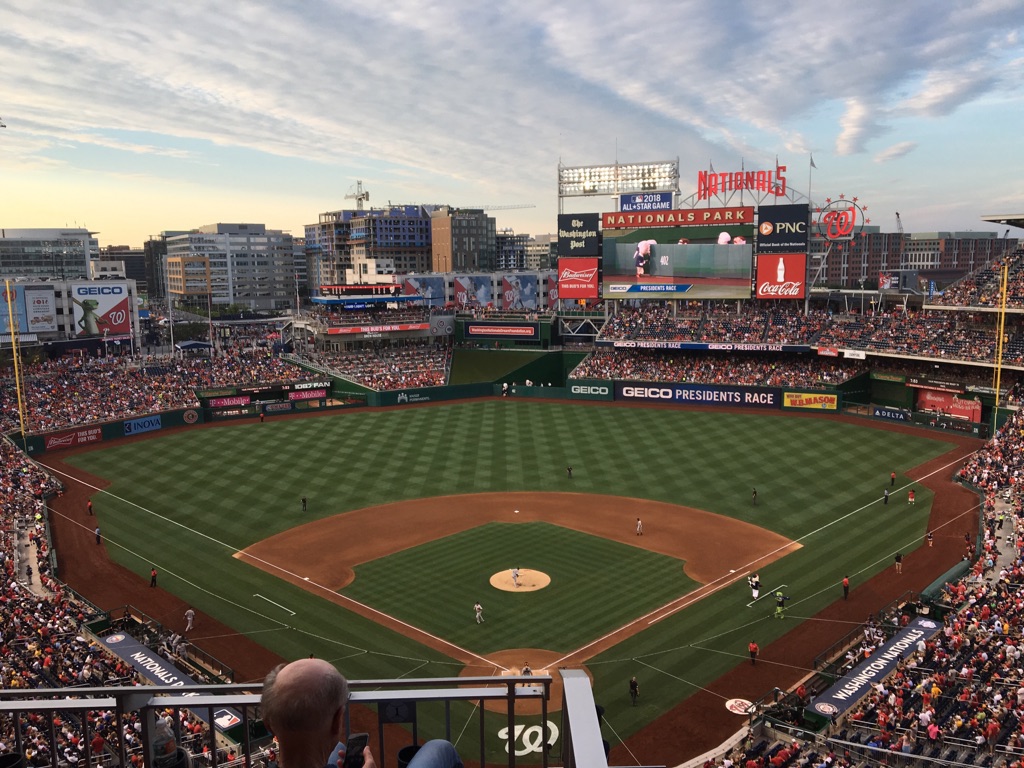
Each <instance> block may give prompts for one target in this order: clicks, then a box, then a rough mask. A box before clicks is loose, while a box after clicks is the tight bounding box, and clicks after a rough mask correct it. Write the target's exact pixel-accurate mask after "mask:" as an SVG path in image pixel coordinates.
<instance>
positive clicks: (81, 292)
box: [75, 285, 124, 296]
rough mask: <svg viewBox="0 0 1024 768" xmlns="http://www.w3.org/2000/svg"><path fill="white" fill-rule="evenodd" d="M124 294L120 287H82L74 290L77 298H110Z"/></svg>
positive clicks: (122, 287) (122, 288)
mask: <svg viewBox="0 0 1024 768" xmlns="http://www.w3.org/2000/svg"><path fill="white" fill-rule="evenodd" d="M122 293H124V286H122V285H82V286H77V287H76V288H75V294H76V295H77V296H112V295H118V294H122Z"/></svg>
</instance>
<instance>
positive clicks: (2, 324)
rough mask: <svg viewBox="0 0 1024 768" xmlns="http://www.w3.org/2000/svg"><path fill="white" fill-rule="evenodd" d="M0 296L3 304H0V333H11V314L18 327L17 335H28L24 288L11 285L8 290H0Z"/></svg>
mask: <svg viewBox="0 0 1024 768" xmlns="http://www.w3.org/2000/svg"><path fill="white" fill-rule="evenodd" d="M0 295H2V296H3V299H4V300H3V303H2V304H0V315H2V317H0V333H2V334H9V333H10V332H11V313H12V312H13V313H14V322H15V323H17V325H18V333H28V320H27V319H26V317H25V286H23V285H12V286H11V287H10V288H7V287H3V288H0Z"/></svg>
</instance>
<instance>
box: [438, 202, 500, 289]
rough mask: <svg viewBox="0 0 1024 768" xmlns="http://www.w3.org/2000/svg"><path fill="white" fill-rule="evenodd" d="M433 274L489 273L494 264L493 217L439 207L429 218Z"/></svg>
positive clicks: (473, 211)
mask: <svg viewBox="0 0 1024 768" xmlns="http://www.w3.org/2000/svg"><path fill="white" fill-rule="evenodd" d="M430 235H431V271H432V272H462V271H466V272H491V271H493V270H494V269H495V265H496V264H495V263H496V261H497V252H496V248H497V245H496V237H497V228H496V226H495V222H494V217H493V216H488V215H487V214H486V213H485V212H484V211H483V209H480V208H469V209H463V208H451V207H449V206H446V205H445V206H440V207H438V208H437V209H436V210H435V211H434V212H433V213H432V214H431V217H430Z"/></svg>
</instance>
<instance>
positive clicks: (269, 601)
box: [253, 592, 295, 616]
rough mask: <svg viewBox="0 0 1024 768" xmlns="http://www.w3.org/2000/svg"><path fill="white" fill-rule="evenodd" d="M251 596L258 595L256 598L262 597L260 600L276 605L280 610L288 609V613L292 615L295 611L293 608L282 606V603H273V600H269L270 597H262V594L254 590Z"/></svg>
mask: <svg viewBox="0 0 1024 768" xmlns="http://www.w3.org/2000/svg"><path fill="white" fill-rule="evenodd" d="M253 597H258V598H260V599H262V600H266V601H267V602H268V603H270V604H271V605H276V606H277V607H278V608H280V609H281V610H282V611H288V613H290V614H291V615H292V616H294V615H295V611H293V610H290V609H288V608H285V607H284V606H283V605H281V604H280V603H275V602H274V601H273V600H271V599H270V598H269V597H264V596H263V595H261V594H260V593H259V592H256V593H254V594H253Z"/></svg>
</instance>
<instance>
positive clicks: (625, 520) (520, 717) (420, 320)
mask: <svg viewBox="0 0 1024 768" xmlns="http://www.w3.org/2000/svg"><path fill="white" fill-rule="evenodd" d="M804 215H806V206H805V208H804ZM718 229H719V228H718V227H716V228H715V233H709V240H710V237H711V236H712V234H717V232H718ZM732 229H734V231H733V232H732V235H733V236H734V237H740V238H741V239H743V240H744V242H741V243H740V244H737V245H732V244H724V243H723V242H722V241H721V240H718V241H717V242H715V243H711V242H710V241H709V242H698V240H699V235H697V233H696V232H695V231H694V230H693V229H692V228H691V229H689V230H687V229H686V228H684V227H678V228H669V229H661V230H659V229H653V228H652V229H635V228H634V229H629V230H624V231H621V232H616V233H614V235H613V234H612V233H610V232H609V233H606V237H605V245H604V247H605V248H606V249H611V250H609V252H612V251H614V253H616V254H617V255H616V257H615V258H616V259H618V260H619V261H621V262H622V263H623V264H624V265H625V267H624V268H621V269H617V270H616V271H615V273H614V274H609V275H608V276H607V279H606V280H605V283H604V284H603V285H602V284H601V280H602V276H601V275H600V274H599V264H598V263H596V262H598V261H599V260H598V259H594V262H595V264H594V266H595V268H596V269H595V271H596V272H598V274H597V275H596V276H591V277H587V273H588V266H589V262H590V260H591V258H592V257H591V258H578V257H576V258H572V259H562V260H561V261H562V262H565V263H564V264H563V263H560V265H559V273H561V272H562V270H563V267H564V268H565V269H568V270H569V275H570V276H569V277H568V278H566V279H565V280H562V278H561V274H558V275H551V276H543V275H541V276H538V277H533V276H529V275H524V276H518V277H517V278H516V281H515V295H514V298H513V299H511V300H510V305H509V306H508V307H505V304H504V301H486V302H481V301H479V300H478V299H477V298H475V297H477V296H479V295H480V292H481V291H482V290H483V288H487V289H489V290H491V291H492V294H491V295H492V296H496V295H499V294H502V292H503V289H508V286H509V285H511V281H510V280H508V279H507V277H504V278H503V277H501V276H480V275H473V276H458V275H452V276H438V277H437V278H436V280H437V283H438V284H437V285H436V286H432V288H431V289H432V290H434V289H436V291H435V292H434V293H433V297H432V298H426V297H425V295H424V293H423V284H424V283H425V282H426V281H427V279H428V278H423V279H421V280H419V281H418V282H417V284H415V285H414V284H412V281H408V282H409V284H407V285H403V286H402V299H403V300H402V301H395V300H394V298H393V297H391V296H388V297H382V300H381V301H380V303H379V305H372V303H371V306H370V308H369V309H363V310H357V311H351V310H349V311H346V310H345V307H344V304H345V302H348V301H352V297H347V298H338V299H332V300H324V301H321V302H314V304H313V305H312V307H310V308H306V309H305V310H304V311H303V312H301V313H298V314H293V315H291V316H289V317H288V318H284V319H279V320H277V321H276V322H274V323H272V327H268V326H266V325H262V324H259V323H255V322H238V323H236V324H225V325H224V326H223V328H222V329H221V332H219V333H218V343H217V345H216V348H215V349H213V350H202V351H201V352H200V353H198V354H197V353H191V352H189V351H187V350H177V351H175V352H174V354H173V355H171V356H167V357H162V356H158V355H123V356H119V355H95V356H94V355H91V354H86V355H68V356H63V357H59V358H55V359H45V357H44V356H39V355H33V354H31V352H32V350H29V349H24V350H21V351H20V353H17V352H16V354H15V355H13V356H12V358H11V359H10V367H9V369H8V372H7V377H6V379H5V382H4V388H3V398H4V418H5V422H6V424H5V427H6V430H5V431H6V433H7V438H6V440H5V441H4V443H3V454H2V456H3V469H4V473H3V474H4V490H3V493H4V498H5V514H4V524H5V536H4V558H5V559H4V562H5V568H6V571H7V584H6V586H5V588H4V593H5V597H4V600H3V602H2V605H0V612H2V614H3V616H4V626H5V630H4V637H3V642H4V662H3V667H2V676H3V680H2V687H3V689H4V691H3V696H0V699H2V701H0V705H2V707H3V719H2V721H0V722H2V724H3V725H2V728H3V732H2V735H0V741H2V742H3V747H2V748H0V753H8V754H7V755H6V756H8V757H10V758H12V760H11V762H10V763H9V765H12V766H13V765H24V764H32V765H37V766H43V765H60V764H62V763H64V764H68V765H74V764H75V763H77V762H78V761H79V760H84V761H85V764H95V765H100V764H102V765H110V766H115V765H124V764H126V763H131V764H132V765H137V766H138V765H142V764H143V763H145V764H150V763H149V760H150V759H153V763H152V764H154V765H165V764H166V763H161V762H160V761H159V760H158V759H157V758H156V757H154V753H152V752H151V751H150V750H151V749H152V745H151V742H152V740H153V734H154V732H159V730H160V723H161V722H162V721H159V720H158V721H157V726H153V725H152V723H151V722H150V721H151V720H152V717H151V713H153V712H158V713H170V715H169V716H170V718H171V720H173V725H174V729H173V730H174V734H173V736H174V741H175V744H177V749H178V750H180V751H181V752H183V753H187V757H188V759H189V760H190V761H192V762H194V763H195V762H199V763H203V764H206V765H211V766H217V765H223V764H228V765H240V766H241V765H245V766H249V765H260V766H268V767H270V766H276V765H277V763H276V755H275V752H274V749H275V748H274V745H273V742H272V740H271V738H270V736H269V734H268V732H267V729H266V728H265V727H264V724H263V722H262V715H261V711H260V707H259V692H260V684H261V682H262V681H263V679H264V677H265V676H266V675H267V673H268V672H269V671H270V670H271V669H273V668H275V667H276V666H277V665H278V664H280V663H282V662H289V661H293V660H296V659H305V658H307V657H315V658H318V659H323V660H326V661H328V662H330V663H331V664H332V665H334V666H336V667H337V668H338V670H340V671H341V672H342V673H343V674H344V675H345V676H346V677H347V678H348V679H349V680H350V681H351V686H352V700H351V701H352V704H351V706H350V707H349V709H348V720H347V721H346V730H347V731H363V732H367V733H369V734H370V744H371V746H373V747H374V749H375V752H376V753H377V754H378V755H379V756H380V757H379V760H378V764H380V765H382V766H390V765H405V764H407V762H408V759H409V758H408V755H409V754H410V753H409V752H408V749H409V748H410V747H411V748H415V747H416V746H418V745H419V744H421V743H422V742H424V741H426V740H428V739H444V740H447V741H449V742H451V743H452V744H453V745H454V746H455V748H456V749H457V750H458V752H459V753H460V755H461V756H462V759H463V760H464V761H465V763H466V764H467V765H470V764H472V765H483V764H493V765H515V764H523V765H545V766H546V765H567V766H569V765H588V766H590V765H595V766H601V765H617V766H630V765H645V766H652V765H663V766H669V765H671V766H675V765H682V764H693V765H723V764H724V765H736V764H741V765H750V766H767V765H773V766H788V765H807V764H811V765H818V764H821V765H882V764H890V763H891V761H893V760H895V759H897V758H898V759H900V760H902V761H903V763H904V764H906V765H911V764H917V765H933V764H946V765H964V764H966V765H979V766H1002V765H1020V758H1021V756H1022V755H1024V730H1022V728H1021V726H1020V722H1019V715H1020V714H1021V711H1022V710H1021V707H1024V688H1021V687H1020V686H1021V680H1022V677H1024V672H1022V670H1021V669H1020V668H1019V667H1020V666H1022V663H1021V660H1020V650H1019V648H1020V626H1019V622H1020V619H1021V616H1022V612H1024V602H1022V594H1024V593H1022V587H1021V582H1022V578H1024V577H1022V576H1021V567H1020V564H1019V561H1018V542H1019V541H1020V540H1021V538H1020V535H1019V534H1020V533H1021V532H1022V529H1024V519H1022V518H1020V517H1019V515H1020V510H1021V497H1020V495H1019V493H1018V490H1017V486H1016V480H1017V478H1018V476H1019V473H1020V471H1021V466H1022V464H1024V454H1022V452H1021V450H1020V440H1021V437H1020V436H1021V434H1022V430H1021V423H1020V421H1021V417H1020V416H1019V411H1018V404H1019V396H1020V395H1019V389H1018V384H1019V381H1020V378H1019V377H1020V373H1021V371H1024V324H1022V323H1021V322H1020V321H1019V318H1020V316H1021V315H1020V313H1021V311H1022V310H1024V298H1022V294H1021V292H1019V291H1014V288H1015V287H1017V286H1020V285H1022V284H1024V249H1022V248H1017V249H1015V250H1013V251H1012V252H1009V253H1006V254H1001V257H1000V258H999V259H997V260H996V261H993V262H992V263H988V264H985V265H984V266H983V267H982V268H980V269H978V270H976V271H974V272H972V273H971V274H970V275H968V276H967V277H965V278H962V279H961V280H959V281H958V282H956V283H954V284H952V285H950V286H948V287H947V288H946V290H944V291H943V292H942V294H941V295H934V296H933V295H917V296H916V297H915V302H913V303H909V304H908V302H907V301H906V297H905V296H901V295H898V294H896V293H893V294H889V293H886V292H884V291H882V290H879V291H876V292H872V302H871V311H870V313H868V312H865V311H863V296H862V295H861V296H860V297H859V298H860V302H861V304H860V305H859V306H858V305H857V302H856V300H853V301H851V299H850V297H849V296H844V295H841V294H840V293H838V292H833V291H827V290H821V291H812V290H810V289H807V290H806V291H805V290H804V288H803V287H802V286H801V288H800V291H801V295H800V296H799V297H793V296H792V295H791V291H792V290H795V289H791V288H790V287H789V286H788V284H789V283H792V282H794V278H793V272H792V271H791V256H790V255H789V254H788V253H787V255H786V258H785V259H783V258H781V257H780V256H778V255H777V253H776V252H773V251H772V250H770V249H768V248H765V250H764V251H763V252H762V251H757V252H755V250H754V249H753V247H752V245H747V244H746V243H745V238H746V237H748V236H749V237H750V238H751V240H753V238H754V235H755V232H754V229H753V227H752V226H751V225H749V224H742V225H739V226H737V227H734V228H732ZM612 237H614V238H616V242H614V243H609V240H611V239H612ZM653 239H657V241H658V242H667V243H671V245H668V246H666V247H664V248H662V246H659V245H657V244H655V245H654V246H653V248H652V249H649V250H650V254H649V258H650V260H651V261H652V262H656V263H657V264H658V265H659V267H658V268H659V269H660V270H661V271H662V273H663V274H665V275H669V276H671V277H666V278H665V280H661V281H651V282H649V283H646V284H645V283H644V282H643V278H644V276H645V275H644V274H641V272H642V268H643V263H642V261H643V260H642V259H641V258H639V257H638V258H637V259H636V261H635V262H634V261H633V260H632V257H630V256H629V255H628V253H627V251H630V249H629V248H628V247H627V246H628V245H629V244H631V243H640V242H642V241H651V240H653ZM683 240H688V242H682V241H683ZM677 241H679V242H678V243H677ZM728 248H732V249H737V250H733V251H730V252H729V258H728V259H727V260H726V261H727V263H728V266H729V270H730V271H729V279H728V281H727V288H726V290H727V291H728V295H727V296H725V297H724V298H717V299H716V298H715V296H714V292H715V291H716V290H718V288H716V285H718V284H717V283H716V280H717V279H718V276H717V275H716V274H715V272H714V269H715V266H714V265H715V264H716V263H720V262H721V261H722V259H719V258H716V257H714V253H715V252H716V249H728ZM690 249H698V250H699V253H698V251H697V250H690ZM805 250H806V246H805ZM624 253H625V254H627V255H623V254H624ZM694 253H698V255H697V256H693V254H694ZM659 258H660V259H662V260H661V261H656V260H658V259H659ZM570 262H572V263H570ZM584 262H587V263H584ZM739 263H743V264H749V267H747V268H746V269H747V272H746V273H744V274H743V275H741V277H742V279H741V280H739V281H737V279H736V276H735V274H734V273H735V272H736V264H739ZM634 264H635V265H636V266H634ZM689 264H699V265H700V269H702V270H704V272H703V273H702V276H701V282H699V283H697V286H698V293H696V294H694V296H696V297H697V300H692V299H687V298H686V297H685V294H686V291H687V290H689V288H688V286H689V285H690V284H691V282H692V278H691V277H689V276H688V274H689V273H688V272H687V271H686V270H690V272H692V271H693V270H694V269H695V267H692V266H687V265H689ZM679 265H682V266H679ZM800 266H801V268H802V269H803V278H806V275H807V270H808V267H807V264H806V262H804V261H802V262H800ZM677 267H678V268H677ZM651 271H652V272H653V271H654V268H653V267H652V268H651ZM474 281H476V282H474ZM481 281H483V283H486V285H483V283H481ZM666 281H668V282H666ZM687 281H691V282H687ZM738 282H742V283H743V285H744V286H746V288H744V290H746V291H747V298H746V299H742V300H737V299H736V298H735V297H734V296H733V293H734V292H735V291H736V290H737V285H738ZM797 282H802V281H801V280H797ZM477 283H481V284H480V285H478V284H477ZM581 286H582V287H581ZM645 286H646V287H649V286H662V287H664V286H667V287H668V288H669V291H668V292H667V293H666V291H665V290H662V288H658V289H657V290H652V291H647V290H640V291H634V290H633V289H634V287H636V288H641V287H645ZM762 286H767V287H765V290H764V292H763V294H762V293H761V292H760V288H761V287H762ZM574 291H576V292H583V293H585V294H586V295H585V296H581V295H580V293H574ZM509 292H511V289H509ZM862 293H863V291H862ZM759 295H760V296H762V298H758V296H759ZM992 296H996V297H997V303H996V305H995V306H993V302H992ZM556 297H557V298H556ZM769 297H770V298H769ZM570 298H571V299H573V300H576V299H582V300H583V304H582V305H573V306H571V307H570V305H569V304H568V302H566V301H565V299H570ZM385 299H386V300H385ZM57 300H58V301H60V296H58V297H57ZM361 300H362V301H363V303H367V302H366V299H365V298H363V299H361ZM96 310H97V312H98V313H102V311H103V307H102V306H100V305H98V306H97V307H96ZM69 311H70V309H69ZM12 325H13V323H12ZM270 330H272V331H273V332H274V334H275V335H276V336H277V338H276V340H275V344H274V345H273V346H270V345H267V344H266V338H267V336H268V331H270ZM103 346H104V347H105V346H106V345H105V344H104V345H103ZM143 686H145V687H143ZM62 688H73V689H75V690H74V691H68V692H66V693H65V692H63V691H57V692H55V691H54V690H53V689H62ZM140 691H144V692H140ZM55 698H56V699H57V701H55V700H54V699H55ZM157 735H159V734H158V733H157ZM4 756H5V755H2V754H0V758H2V757H4ZM15 761H17V762H15Z"/></svg>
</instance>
